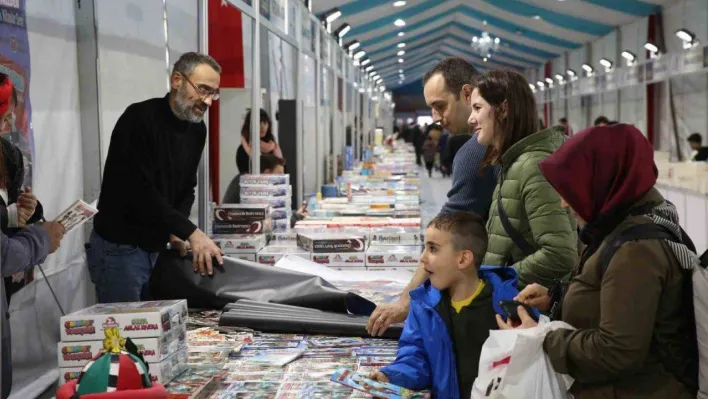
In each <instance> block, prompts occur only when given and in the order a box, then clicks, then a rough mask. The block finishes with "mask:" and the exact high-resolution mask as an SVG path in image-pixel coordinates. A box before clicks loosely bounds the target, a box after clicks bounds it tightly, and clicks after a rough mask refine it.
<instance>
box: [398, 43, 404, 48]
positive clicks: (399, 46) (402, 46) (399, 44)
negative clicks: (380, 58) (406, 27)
mask: <svg viewBox="0 0 708 399" xmlns="http://www.w3.org/2000/svg"><path fill="white" fill-rule="evenodd" d="M404 47H406V44H405V43H398V48H404Z"/></svg>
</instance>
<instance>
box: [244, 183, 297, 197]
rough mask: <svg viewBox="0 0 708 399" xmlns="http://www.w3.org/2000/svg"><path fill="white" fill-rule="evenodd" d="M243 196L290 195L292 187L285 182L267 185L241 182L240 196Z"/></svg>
mask: <svg viewBox="0 0 708 399" xmlns="http://www.w3.org/2000/svg"><path fill="white" fill-rule="evenodd" d="M243 197H292V187H291V186H289V185H285V184H281V185H267V184H243V183H241V198H243Z"/></svg>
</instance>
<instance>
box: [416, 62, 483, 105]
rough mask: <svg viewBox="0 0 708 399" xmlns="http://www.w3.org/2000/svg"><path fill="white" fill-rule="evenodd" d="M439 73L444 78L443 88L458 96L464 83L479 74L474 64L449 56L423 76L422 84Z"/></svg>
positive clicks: (469, 81) (468, 82)
mask: <svg viewBox="0 0 708 399" xmlns="http://www.w3.org/2000/svg"><path fill="white" fill-rule="evenodd" d="M438 73H439V74H441V75H442V77H443V79H445V88H446V90H447V91H448V92H450V93H452V94H454V95H455V97H456V98H458V99H459V98H460V91H462V87H463V86H464V85H466V84H471V83H472V81H473V80H474V78H475V76H477V75H479V72H477V70H476V69H474V66H472V64H470V63H469V62H467V61H465V60H463V59H462V58H457V57H451V58H446V59H444V60H442V61H440V62H439V63H438V64H437V65H435V66H434V67H433V69H431V70H430V71H428V73H426V74H425V77H424V78H423V85H424V86H425V84H426V83H428V80H430V78H432V77H433V76H435V75H436V74H438Z"/></svg>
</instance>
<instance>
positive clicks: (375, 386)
mask: <svg viewBox="0 0 708 399" xmlns="http://www.w3.org/2000/svg"><path fill="white" fill-rule="evenodd" d="M330 379H331V380H332V381H334V382H337V383H340V384H342V385H345V386H348V387H349V388H352V389H355V390H357V391H361V392H365V393H366V394H368V395H371V396H373V397H375V398H383V399H413V398H416V399H417V398H430V394H429V393H425V392H415V391H411V390H410V389H406V388H403V387H399V386H396V385H393V384H388V383H384V382H378V381H374V380H372V379H371V378H369V377H368V376H367V375H364V374H361V373H357V372H355V371H352V370H349V369H346V368H340V369H338V370H337V371H335V372H334V374H332V377H331V378H330Z"/></svg>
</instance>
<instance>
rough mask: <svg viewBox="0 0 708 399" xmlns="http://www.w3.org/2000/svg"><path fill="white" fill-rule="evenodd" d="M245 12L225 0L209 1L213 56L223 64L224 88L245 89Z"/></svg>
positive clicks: (222, 85) (222, 82)
mask: <svg viewBox="0 0 708 399" xmlns="http://www.w3.org/2000/svg"><path fill="white" fill-rule="evenodd" d="M241 18H242V17H241V11H239V10H238V9H237V8H236V7H234V6H232V5H231V4H229V2H227V1H225V0H209V55H211V56H212V57H214V59H215V60H216V61H217V62H218V63H219V64H220V65H221V68H222V71H221V87H222V88H224V87H225V88H243V86H244V67H243V66H244V64H243V62H244V59H243V31H242V19H241Z"/></svg>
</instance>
